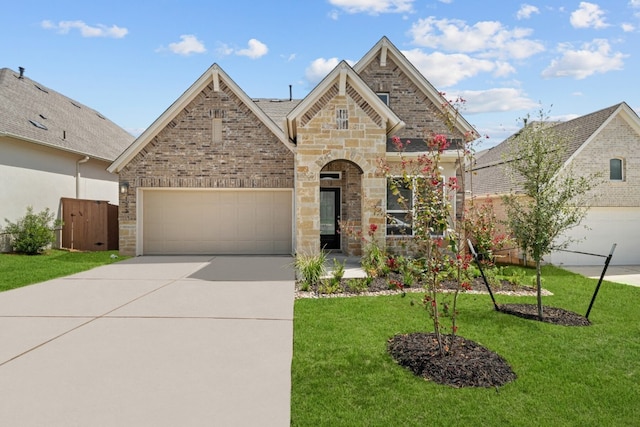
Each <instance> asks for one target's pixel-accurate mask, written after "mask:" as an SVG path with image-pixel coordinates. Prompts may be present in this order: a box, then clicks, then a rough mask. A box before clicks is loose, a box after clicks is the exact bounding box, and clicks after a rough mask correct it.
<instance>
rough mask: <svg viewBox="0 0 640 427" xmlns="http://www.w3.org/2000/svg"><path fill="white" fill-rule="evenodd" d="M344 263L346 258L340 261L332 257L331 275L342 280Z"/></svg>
mask: <svg viewBox="0 0 640 427" xmlns="http://www.w3.org/2000/svg"><path fill="white" fill-rule="evenodd" d="M346 264H347V260H344V261H342V262H340V261H338V259H337V258H334V259H333V270H332V271H331V276H332V277H333V278H334V279H336V280H337V281H340V280H342V278H343V277H344V268H345V265H346Z"/></svg>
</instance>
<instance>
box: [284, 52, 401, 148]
mask: <svg viewBox="0 0 640 427" xmlns="http://www.w3.org/2000/svg"><path fill="white" fill-rule="evenodd" d="M348 87H349V89H348ZM336 88H337V89H336ZM348 90H354V91H355V93H356V94H357V95H359V97H361V99H362V100H363V101H364V102H365V103H366V104H367V105H368V106H369V107H370V108H371V109H372V110H373V112H375V113H376V114H377V115H378V116H380V117H381V118H382V120H383V126H384V127H385V130H386V132H387V134H388V135H390V134H392V133H394V132H395V131H397V130H398V129H401V128H402V127H403V126H404V122H402V120H400V118H399V117H398V116H396V114H395V113H394V112H393V111H391V109H390V108H389V107H387V105H386V104H385V103H384V102H382V100H381V99H380V98H379V97H378V95H376V94H375V93H374V92H373V91H372V90H371V89H370V88H369V87H368V86H367V85H366V84H365V83H364V82H363V81H362V79H361V78H360V76H359V75H358V74H357V73H356V72H355V71H354V70H353V68H351V67H350V66H349V64H347V63H346V61H341V62H340V63H339V64H338V65H337V66H336V67H335V68H334V69H333V70H332V71H331V72H330V73H329V74H328V75H327V76H326V77H325V78H324V79H323V80H322V81H321V82H320V83H319V84H318V85H317V86H316V87H315V88H314V89H313V90H312V91H311V92H310V93H309V94H308V95H307V96H306V97H305V98H304V99H303V100H302V101H301V102H300V103H299V104H298V105H296V107H295V108H294V109H293V110H291V111H290V112H289V114H287V117H286V120H287V129H286V130H287V135H288V137H289V138H290V139H291V140H295V138H296V135H297V132H298V130H297V128H298V125H299V124H300V123H303V124H304V122H305V121H306V120H308V119H309V117H311V116H313V115H314V110H315V109H317V108H318V107H317V106H318V105H319V103H320V102H321V101H322V98H323V97H326V96H327V95H329V96H333V95H337V96H345V95H347V92H348ZM334 91H335V92H336V93H335V94H333V93H332V92H334Z"/></svg>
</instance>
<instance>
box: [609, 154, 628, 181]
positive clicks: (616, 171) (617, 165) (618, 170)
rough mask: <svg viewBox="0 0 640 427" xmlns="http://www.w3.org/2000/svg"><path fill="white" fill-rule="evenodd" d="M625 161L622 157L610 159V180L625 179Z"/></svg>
mask: <svg viewBox="0 0 640 427" xmlns="http://www.w3.org/2000/svg"><path fill="white" fill-rule="evenodd" d="M623 166H624V162H623V161H622V159H617V158H615V159H610V160H609V180H611V181H624V168H623Z"/></svg>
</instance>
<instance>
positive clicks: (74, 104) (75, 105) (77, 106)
mask: <svg viewBox="0 0 640 427" xmlns="http://www.w3.org/2000/svg"><path fill="white" fill-rule="evenodd" d="M69 102H70V103H71V105H73V106H74V107H76V108H82V107H81V106H79V105H78V104H76V103H75V102H73V101H69Z"/></svg>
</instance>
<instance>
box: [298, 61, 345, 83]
mask: <svg viewBox="0 0 640 427" xmlns="http://www.w3.org/2000/svg"><path fill="white" fill-rule="evenodd" d="M339 62H340V61H339V60H338V58H329V59H325V58H318V59H316V60H314V61H313V62H312V63H311V65H309V66H308V67H307V69H306V70H305V71H304V77H305V79H306V80H307V82H308V83H309V84H310V85H311V86H313V85H316V84H318V83H319V82H320V80H322V79H323V78H324V77H325V76H326V75H327V74H329V73H330V72H331V70H333V69H334V68H336V66H337V65H338V63H339Z"/></svg>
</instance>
